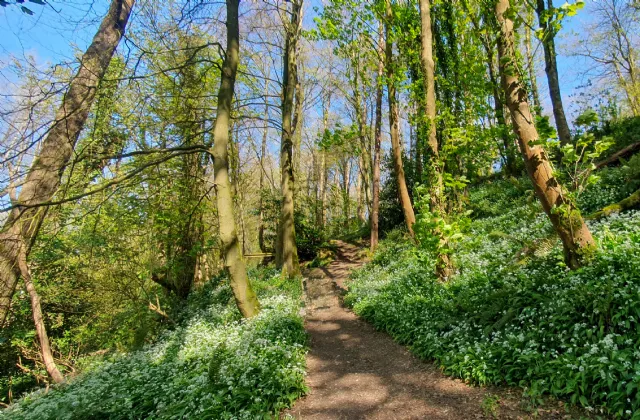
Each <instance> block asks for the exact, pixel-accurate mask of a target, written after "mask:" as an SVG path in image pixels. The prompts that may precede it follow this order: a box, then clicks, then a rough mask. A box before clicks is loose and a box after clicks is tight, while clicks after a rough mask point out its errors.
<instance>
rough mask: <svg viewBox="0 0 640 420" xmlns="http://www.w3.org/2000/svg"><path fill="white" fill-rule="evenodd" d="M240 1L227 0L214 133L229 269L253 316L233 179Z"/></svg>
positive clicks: (238, 296) (241, 305) (240, 301)
mask: <svg viewBox="0 0 640 420" xmlns="http://www.w3.org/2000/svg"><path fill="white" fill-rule="evenodd" d="M239 2H240V0H227V53H226V56H225V59H224V63H223V64H222V74H221V76H220V90H219V92H218V112H217V116H216V123H215V126H214V132H213V135H214V145H213V170H214V177H215V186H216V200H217V204H218V218H219V220H220V240H221V241H222V248H223V253H224V265H225V269H226V270H228V272H229V276H230V278H231V289H232V290H233V296H234V297H235V300H236V304H237V305H238V309H239V310H240V313H242V316H244V317H245V318H251V317H253V316H255V315H257V314H258V312H259V311H260V304H259V303H258V298H257V297H256V294H255V292H254V291H253V289H252V288H251V283H249V278H248V277H247V269H246V266H245V263H244V260H243V259H242V253H241V252H240V244H239V242H238V234H237V231H236V222H235V216H234V208H233V197H232V196H231V182H230V181H229V137H230V134H229V128H230V121H231V103H232V101H233V93H234V88H235V82H236V74H237V71H238V63H239V61H240V58H239V53H240V29H239V24H238V4H239Z"/></svg>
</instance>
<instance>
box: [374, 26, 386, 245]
mask: <svg viewBox="0 0 640 420" xmlns="http://www.w3.org/2000/svg"><path fill="white" fill-rule="evenodd" d="M378 32H379V35H378V77H377V79H376V85H377V88H376V116H375V128H374V135H373V137H374V140H373V141H374V144H373V193H372V195H373V199H372V203H371V252H373V251H375V250H376V248H377V247H378V241H379V233H378V230H379V225H380V222H379V217H380V216H379V215H380V149H381V146H382V83H383V77H384V59H383V57H384V52H385V46H384V35H383V28H382V24H380V26H379V28H378Z"/></svg>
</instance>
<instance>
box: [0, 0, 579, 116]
mask: <svg viewBox="0 0 640 420" xmlns="http://www.w3.org/2000/svg"><path fill="white" fill-rule="evenodd" d="M310 3H311V4H310V6H313V5H314V4H317V3H318V1H317V0H314V1H311V2H310ZM562 3H564V1H556V5H560V4H562ZM29 7H30V8H31V9H32V10H33V11H34V12H35V14H34V15H33V16H28V15H26V14H24V13H22V12H21V11H20V10H19V8H18V7H15V6H13V7H8V8H0V77H1V78H3V79H4V80H3V81H2V83H7V81H9V82H14V81H15V75H12V74H10V73H8V72H6V71H3V70H2V67H4V66H5V65H6V63H7V59H8V57H9V56H11V55H14V56H17V57H24V56H27V55H33V56H34V57H35V58H36V62H37V63H38V64H39V65H44V64H49V65H52V64H56V63H59V62H64V61H69V60H72V59H73V54H74V51H83V50H84V49H85V48H86V46H87V45H88V43H89V42H90V40H91V37H92V36H93V33H94V32H95V29H96V27H97V25H98V24H99V22H100V19H101V17H102V15H103V14H104V13H105V11H106V9H107V7H108V1H106V0H72V1H61V0H49V5H47V6H39V5H37V4H31V5H30V6H29ZM306 13H307V14H306V19H305V21H306V22H305V23H306V24H309V23H310V22H311V20H312V18H313V14H314V12H313V8H312V7H308V8H307V12H306ZM588 20H589V12H588V5H587V8H586V9H583V10H582V11H581V12H579V14H578V16H576V17H573V18H570V19H569V20H568V21H567V22H566V23H565V27H564V29H563V31H562V32H561V35H560V37H561V39H560V41H559V44H560V45H562V42H563V40H562V38H563V37H565V36H568V34H569V33H571V32H572V31H576V32H579V29H580V27H581V26H582V25H584V23H585V22H588ZM560 50H561V51H562V49H560ZM561 51H560V52H561ZM540 53H541V51H540ZM539 64H541V63H540V62H539ZM558 67H559V73H560V79H561V88H562V93H563V97H564V101H565V107H566V108H567V111H568V113H569V115H572V114H573V111H574V110H573V107H572V106H571V102H572V100H571V97H570V95H571V94H573V93H575V92H576V88H577V87H579V86H580V85H581V84H583V83H584V82H585V80H583V79H582V78H580V77H579V74H578V70H579V69H581V68H584V63H582V62H581V60H579V59H577V58H573V57H566V56H564V55H562V54H560V55H559V60H558ZM538 76H539V77H538V79H539V80H538V82H539V83H538V85H539V90H540V94H541V97H542V100H543V102H544V104H545V109H546V110H548V111H550V109H551V107H550V103H549V95H548V89H547V85H546V78H545V74H544V68H543V66H542V65H539V66H538ZM5 87H6V86H5ZM549 113H550V112H549Z"/></svg>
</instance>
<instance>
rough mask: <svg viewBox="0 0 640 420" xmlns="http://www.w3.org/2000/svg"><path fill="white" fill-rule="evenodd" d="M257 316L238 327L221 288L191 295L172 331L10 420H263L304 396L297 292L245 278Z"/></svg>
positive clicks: (19, 408) (96, 366)
mask: <svg viewBox="0 0 640 420" xmlns="http://www.w3.org/2000/svg"><path fill="white" fill-rule="evenodd" d="M252 274H253V275H252V278H253V284H254V287H255V288H256V289H257V292H258V295H259V297H260V299H261V304H262V311H261V312H260V314H259V315H258V316H257V317H255V318H253V319H251V320H249V321H243V320H241V319H240V316H239V314H238V311H237V309H236V307H235V304H234V302H233V296H232V294H231V291H230V289H229V287H228V286H227V285H226V284H225V285H215V284H214V283H213V282H211V283H209V285H207V286H205V287H204V288H203V289H202V290H200V291H198V292H194V293H193V295H192V296H191V297H190V298H189V301H188V302H187V305H186V307H185V309H184V310H183V311H182V313H181V314H180V315H179V316H178V317H177V321H176V326H175V328H173V329H172V330H168V331H166V332H165V333H164V334H163V335H162V336H161V338H160V339H159V340H158V342H157V343H156V344H154V345H150V346H147V347H146V348H144V349H142V350H141V351H137V352H133V353H129V354H117V355H111V356H109V357H107V358H105V359H104V360H101V361H96V362H94V363H93V365H92V366H91V367H89V368H87V369H86V370H85V371H84V372H83V373H82V374H81V375H79V376H78V377H76V378H74V379H72V380H71V381H70V382H69V383H68V384H67V385H63V386H59V387H56V388H54V389H52V390H49V392H46V391H45V390H40V391H37V392H34V393H32V394H29V395H27V396H25V397H23V398H22V399H21V400H20V401H18V402H17V403H16V404H14V405H12V406H11V407H10V408H9V409H6V410H4V411H3V412H2V413H1V415H0V416H1V417H5V418H15V419H36V418H37V419H138V418H157V419H165V418H198V419H225V418H251V419H255V418H270V417H273V416H275V415H276V413H278V412H279V411H280V410H281V409H283V408H285V407H288V406H290V405H291V404H292V403H293V401H295V400H296V399H297V398H299V397H300V396H301V395H303V394H304V393H305V391H306V389H305V382H304V372H305V358H304V355H305V342H306V334H305V332H304V328H303V323H302V319H301V317H300V315H299V305H300V294H301V291H300V286H299V283H298V282H296V281H288V280H284V279H282V278H281V277H280V276H279V275H278V274H277V273H276V272H275V271H274V270H264V269H263V270H261V271H260V272H257V271H256V272H254V273H252Z"/></svg>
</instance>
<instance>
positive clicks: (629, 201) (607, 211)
mask: <svg viewBox="0 0 640 420" xmlns="http://www.w3.org/2000/svg"><path fill="white" fill-rule="evenodd" d="M639 206H640V189H639V190H637V191H636V192H634V193H633V194H631V195H630V196H629V197H627V198H625V199H624V200H622V201H620V202H618V203H615V204H611V205H610V206H607V207H605V208H603V209H602V210H600V211H597V212H595V213H593V214H591V215H590V216H588V217H587V219H589V220H600V219H602V218H603V217H607V216H610V215H612V214H615V213H620V212H622V211H625V210H631V209H633V208H636V207H639Z"/></svg>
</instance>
